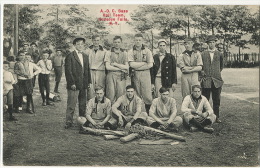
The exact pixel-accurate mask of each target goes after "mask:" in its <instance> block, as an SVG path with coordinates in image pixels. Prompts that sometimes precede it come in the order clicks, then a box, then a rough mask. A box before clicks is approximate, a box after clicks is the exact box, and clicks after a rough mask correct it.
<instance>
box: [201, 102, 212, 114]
mask: <svg viewBox="0 0 260 168" xmlns="http://www.w3.org/2000/svg"><path fill="white" fill-rule="evenodd" d="M203 107H204V108H205V110H206V112H208V113H209V115H212V114H213V113H214V112H213V109H212V108H211V106H210V104H209V101H208V100H207V98H203Z"/></svg>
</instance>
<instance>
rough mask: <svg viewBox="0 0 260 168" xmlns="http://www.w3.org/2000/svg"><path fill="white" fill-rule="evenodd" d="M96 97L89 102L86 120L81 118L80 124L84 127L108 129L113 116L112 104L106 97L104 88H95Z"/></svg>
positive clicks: (79, 119)
mask: <svg viewBox="0 0 260 168" xmlns="http://www.w3.org/2000/svg"><path fill="white" fill-rule="evenodd" d="M95 94H96V96H95V97H93V98H92V99H90V100H89V101H88V104H87V109H86V113H87V114H86V118H85V117H82V116H81V117H79V118H78V123H79V124H80V125H81V126H84V127H93V128H106V127H107V126H106V124H107V122H108V120H109V119H110V116H111V102H110V100H109V99H108V98H106V97H105V96H104V94H105V92H104V88H103V87H101V86H97V87H96V88H95Z"/></svg>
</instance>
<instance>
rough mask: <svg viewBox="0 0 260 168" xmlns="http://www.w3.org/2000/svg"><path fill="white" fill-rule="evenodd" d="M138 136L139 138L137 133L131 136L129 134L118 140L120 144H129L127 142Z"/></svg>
mask: <svg viewBox="0 0 260 168" xmlns="http://www.w3.org/2000/svg"><path fill="white" fill-rule="evenodd" d="M138 136H139V134H138V133H132V134H129V135H127V136H125V137H121V138H120V141H121V142H129V141H132V140H134V139H135V138H137V137H138Z"/></svg>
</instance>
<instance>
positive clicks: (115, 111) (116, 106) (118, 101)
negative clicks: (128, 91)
mask: <svg viewBox="0 0 260 168" xmlns="http://www.w3.org/2000/svg"><path fill="white" fill-rule="evenodd" d="M121 103H122V96H121V97H119V98H118V99H117V101H116V102H115V103H114V104H113V105H112V112H114V113H118V112H119V110H118V107H119V106H120V105H121Z"/></svg>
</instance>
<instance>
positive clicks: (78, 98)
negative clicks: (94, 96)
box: [66, 89, 87, 124]
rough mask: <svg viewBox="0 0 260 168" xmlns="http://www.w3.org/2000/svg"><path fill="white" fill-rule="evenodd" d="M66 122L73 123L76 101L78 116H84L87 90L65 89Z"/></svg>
mask: <svg viewBox="0 0 260 168" xmlns="http://www.w3.org/2000/svg"><path fill="white" fill-rule="evenodd" d="M67 91H68V99H67V110H66V124H68V123H73V115H74V112H75V107H76V104H77V102H78V103H79V105H78V107H79V116H82V117H86V102H87V96H86V94H87V90H86V89H82V90H75V91H74V90H67Z"/></svg>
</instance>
